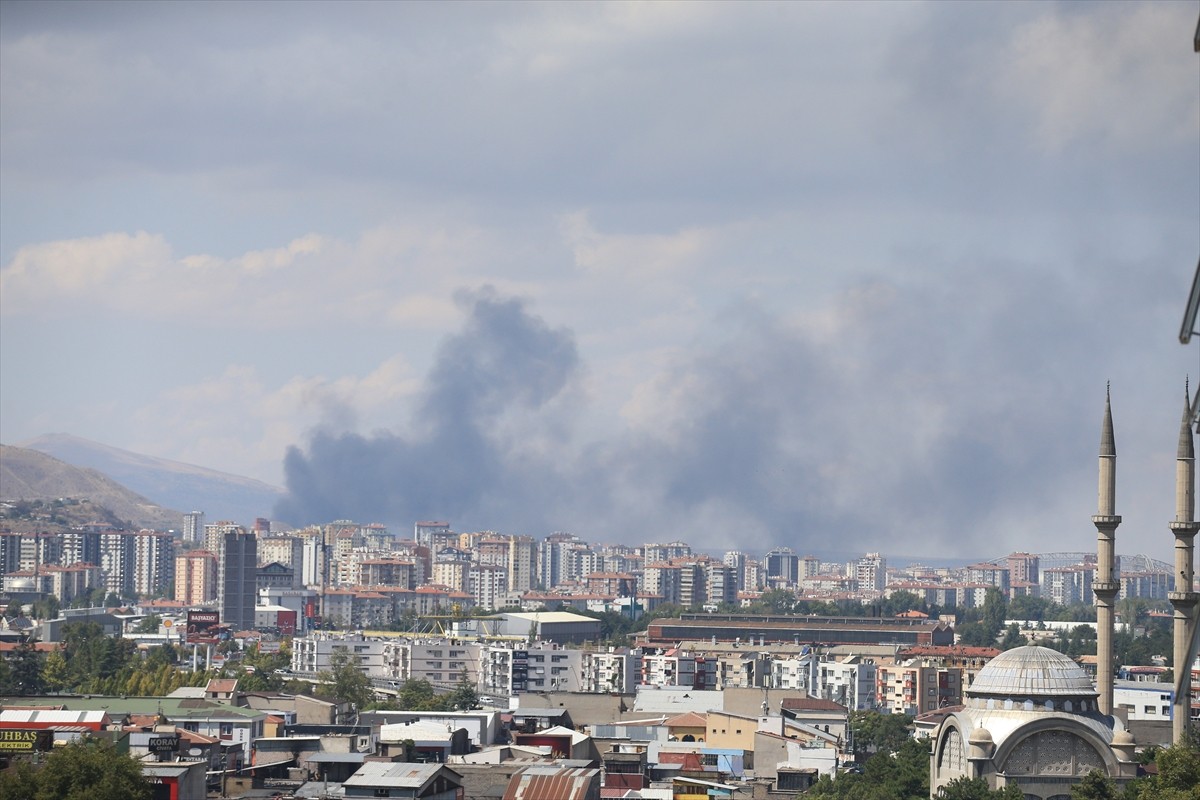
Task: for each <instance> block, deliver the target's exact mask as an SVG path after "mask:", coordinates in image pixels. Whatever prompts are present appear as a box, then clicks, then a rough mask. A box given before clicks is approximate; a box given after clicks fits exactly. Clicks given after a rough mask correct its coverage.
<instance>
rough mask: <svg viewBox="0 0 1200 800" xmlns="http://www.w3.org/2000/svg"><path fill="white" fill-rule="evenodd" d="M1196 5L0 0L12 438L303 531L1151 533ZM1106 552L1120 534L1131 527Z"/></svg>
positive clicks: (1178, 308)
mask: <svg viewBox="0 0 1200 800" xmlns="http://www.w3.org/2000/svg"><path fill="white" fill-rule="evenodd" d="M1196 17H1197V5H1196V3H1194V2H1181V3H1170V2H1159V3H1138V4H1133V3H1096V4H1090V3H1062V4H1056V3H1049V2H1047V3H1003V4H999V3H998V4H987V3H941V2H934V3H894V2H887V3H878V4H872V3H866V2H861V3H843V4H820V3H763V4H755V3H736V4H735V3H703V4H689V3H637V4H624V3H603V4H599V3H597V4H588V3H528V4H502V3H481V4H472V3H442V4H422V3H365V4H360V5H355V4H350V3H339V4H330V5H325V4H320V3H302V4H294V5H287V4H282V3H265V4H260V5H254V4H248V3H238V4H186V3H132V4H105V3H67V4H53V3H32V4H25V3H13V2H4V3H3V4H2V5H0V23H2V24H0V145H2V146H0V173H2V174H0V177H2V180H0V222H2V224H0V269H2V272H0V281H2V283H0V364H2V369H3V372H2V380H0V404H2V405H0V440H2V441H4V442H5V443H12V444H16V443H20V442H21V441H24V440H27V439H29V438H32V437H34V436H37V435H39V434H43V433H49V432H67V433H72V434H75V435H78V436H83V437H86V438H89V439H94V440H96V441H100V442H104V443H106V444H110V445H114V446H117V447H122V448H126V449H130V450H134V451H138V452H142V453H147V454H151V455H156V456H162V457H166V458H171V459H176V460H180V461H184V462H189V463H194V464H200V465H203V466H207V467H212V468H215V469H220V470H224V471H228V472H233V473H238V474H242V475H247V476H252V477H256V478H260V479H263V480H266V481H269V482H272V483H275V484H277V485H282V486H286V487H287V488H288V489H289V490H290V495H289V497H288V498H287V500H285V501H284V502H283V503H282V504H281V506H280V508H279V509H278V510H277V513H276V515H277V516H278V517H279V518H282V519H286V520H287V521H289V522H292V523H294V524H304V523H309V522H323V521H328V520H330V519H334V518H341V517H349V518H353V519H357V520H360V521H363V522H366V521H373V520H377V521H382V522H386V523H389V524H393V525H396V526H398V527H407V526H408V525H410V524H411V522H412V521H413V520H415V519H419V518H428V517H433V518H439V519H448V520H450V521H452V523H453V524H454V526H455V528H456V529H458V530H474V529H480V528H492V529H496V530H501V531H505V532H513V533H532V534H535V535H545V534H546V533H549V532H551V531H553V530H570V531H573V532H576V533H578V534H580V535H581V536H584V537H585V538H588V539H592V540H600V541H621V540H623V541H628V542H642V541H646V540H665V539H669V538H674V537H682V538H685V539H687V540H690V541H692V542H693V543H694V544H696V545H699V546H702V547H706V548H713V549H718V550H719V549H725V548H729V547H741V548H743V549H748V550H757V551H761V550H765V549H767V548H768V547H770V546H773V545H775V544H781V543H782V544H790V545H791V546H793V547H794V548H796V549H798V550H802V551H815V552H818V553H832V552H856V551H865V550H873V549H883V550H884V551H885V552H888V553H892V554H906V555H908V554H912V555H926V556H938V555H940V556H963V557H972V556H993V555H1002V554H1004V553H1006V552H1008V551H1010V550H1013V549H1028V550H1034V551H1042V552H1047V551H1051V550H1082V549H1089V548H1092V547H1093V546H1094V541H1095V530H1094V528H1093V527H1092V525H1091V523H1090V520H1089V516H1090V515H1091V514H1092V513H1094V511H1095V502H1096V477H1095V474H1096V473H1095V469H1096V452H1097V447H1098V443H1099V427H1100V420H1101V416H1102V412H1103V406H1104V387H1105V384H1106V382H1107V381H1110V380H1111V381H1112V397H1113V410H1114V415H1115V418H1116V425H1117V445H1118V452H1119V455H1120V461H1119V467H1118V472H1119V477H1118V501H1117V511H1118V513H1121V514H1123V515H1124V518H1125V522H1124V524H1123V525H1122V527H1121V528H1120V529H1119V531H1118V541H1119V545H1118V550H1119V551H1120V552H1129V553H1132V552H1139V551H1140V552H1148V553H1150V554H1151V555H1155V556H1159V557H1165V556H1166V555H1167V554H1168V553H1169V552H1170V546H1171V538H1170V534H1169V532H1168V531H1167V527H1166V523H1167V522H1168V520H1169V519H1171V517H1172V515H1173V513H1174V506H1173V498H1172V493H1173V469H1174V466H1173V458H1174V452H1175V443H1176V437H1177V432H1178V425H1179V420H1180V414H1181V412H1182V409H1183V397H1184V386H1183V384H1184V379H1185V376H1186V375H1188V374H1189V373H1190V374H1191V376H1192V378H1193V380H1197V379H1200V348H1198V347H1197V346H1196V345H1195V344H1193V346H1192V347H1190V348H1185V347H1182V346H1180V345H1179V343H1178V341H1177V338H1176V337H1177V333H1178V329H1179V324H1180V319H1181V316H1182V312H1183V308H1184V301H1185V295H1186V292H1187V290H1188V288H1189V286H1190V284H1191V279H1192V275H1193V272H1194V270H1195V265H1196V258H1197V254H1198V253H1200V56H1197V55H1196V54H1195V53H1193V52H1192V47H1191V39H1192V34H1193V31H1194V30H1195V25H1196ZM1122 540H1123V541H1124V542H1128V544H1121V543H1120V542H1121V541H1122Z"/></svg>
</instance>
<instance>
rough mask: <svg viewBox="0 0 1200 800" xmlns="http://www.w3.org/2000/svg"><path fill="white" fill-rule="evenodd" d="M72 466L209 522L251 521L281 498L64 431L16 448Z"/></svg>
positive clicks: (251, 483) (245, 482)
mask: <svg viewBox="0 0 1200 800" xmlns="http://www.w3.org/2000/svg"><path fill="white" fill-rule="evenodd" d="M13 446H16V447H19V448H24V449H26V450H32V451H35V452H39V453H43V454H45V455H48V456H51V457H53V458H56V459H58V460H59V461H62V462H65V463H66V464H69V465H71V466H74V467H79V468H84V469H93V470H97V471H98V472H100V473H102V474H104V475H106V476H108V477H109V478H111V479H112V480H114V481H116V482H117V483H119V484H120V485H122V486H124V487H126V488H128V489H129V490H131V491H133V492H135V493H136V494H139V495H142V496H143V497H145V498H150V499H151V500H152V501H153V502H155V503H159V504H161V505H162V506H164V507H170V508H179V509H184V510H187V511H191V510H196V511H203V512H204V514H205V517H206V518H207V519H208V520H212V521H215V520H225V519H228V520H233V521H236V522H239V523H250V522H253V520H254V519H255V518H256V517H269V516H271V513H272V512H273V510H274V508H275V502H276V501H277V500H278V499H279V498H280V497H282V496H283V495H284V490H283V489H282V488H280V487H278V486H272V485H271V484H268V483H265V482H263V481H260V480H257V479H255V478H247V477H245V476H241V475H234V474H231V473H227V472H221V471H219V470H215V469H211V468H209V467H202V466H198V465H195V464H187V463H184V462H182V461H172V460H170V459H166V458H160V457H158V456H148V455H144V454H141V453H135V452H132V451H129V450H123V449H121V448H118V447H113V446H112V445H107V444H103V443H100V442H95V441H91V440H89V439H84V438H82V437H79V436H74V435H72V434H67V433H51V434H44V435H42V436H37V437H34V438H33V439H29V440H26V441H24V442H21V443H19V444H17V445H13Z"/></svg>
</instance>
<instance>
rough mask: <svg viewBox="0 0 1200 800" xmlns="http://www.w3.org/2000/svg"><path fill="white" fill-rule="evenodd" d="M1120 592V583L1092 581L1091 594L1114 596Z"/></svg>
mask: <svg viewBox="0 0 1200 800" xmlns="http://www.w3.org/2000/svg"><path fill="white" fill-rule="evenodd" d="M1120 590H1121V582H1120V581H1092V594H1116V593H1117V592H1119V591H1120Z"/></svg>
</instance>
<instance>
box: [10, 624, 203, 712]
mask: <svg viewBox="0 0 1200 800" xmlns="http://www.w3.org/2000/svg"><path fill="white" fill-rule="evenodd" d="M177 659H178V653H177V652H176V650H175V648H174V647H173V646H172V645H170V644H164V645H162V646H160V647H155V648H154V649H152V650H151V651H150V652H149V654H148V655H147V656H146V657H145V658H143V657H142V655H141V653H139V652H138V649H137V646H136V645H135V644H134V643H133V642H131V641H129V640H128V639H120V638H114V637H111V636H106V635H105V634H104V631H103V630H102V629H101V628H100V626H99V625H97V624H96V623H94V622H71V623H67V624H66V625H64V626H63V647H62V649H61V650H54V651H51V652H49V653H41V652H39V651H38V649H37V646H36V644H35V643H34V642H32V641H26V642H24V643H22V644H21V645H20V646H19V647H18V648H17V650H16V652H15V653H14V654H13V656H12V658H11V659H9V660H5V659H0V693H3V694H9V695H36V694H45V693H47V692H68V693H76V694H105V695H131V696H137V697H145V696H162V695H167V694H170V693H171V692H173V691H175V690H176V689H178V688H179V687H181V686H203V685H204V684H206V683H207V682H208V681H209V679H210V678H212V677H214V673H210V672H205V671H203V670H200V671H197V672H191V671H185V670H181V669H179V668H178V667H177V666H176V662H177Z"/></svg>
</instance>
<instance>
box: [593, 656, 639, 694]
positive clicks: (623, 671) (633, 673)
mask: <svg viewBox="0 0 1200 800" xmlns="http://www.w3.org/2000/svg"><path fill="white" fill-rule="evenodd" d="M581 669H582V678H583V686H582V687H581V691H584V692H594V693H615V694H631V693H633V692H634V691H636V687H637V685H638V681H639V680H640V678H641V673H642V651H641V650H640V649H638V648H633V649H630V648H627V647H610V648H608V649H607V650H600V651H586V650H585V651H584V653H583V665H582V667H581Z"/></svg>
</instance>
